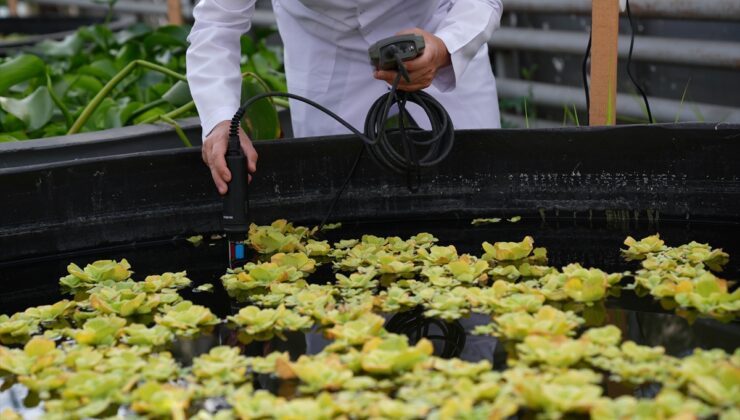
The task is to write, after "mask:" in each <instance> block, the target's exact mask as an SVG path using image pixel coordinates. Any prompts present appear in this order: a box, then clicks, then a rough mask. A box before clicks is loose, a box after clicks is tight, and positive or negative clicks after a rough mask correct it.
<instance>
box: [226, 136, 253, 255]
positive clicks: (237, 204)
mask: <svg viewBox="0 0 740 420" xmlns="http://www.w3.org/2000/svg"><path fill="white" fill-rule="evenodd" d="M225 159H226V166H227V167H228V168H229V171H231V182H229V183H228V185H229V190H228V192H227V193H226V195H225V196H224V198H223V214H222V217H221V226H222V227H223V229H224V233H225V234H226V240H227V241H228V247H229V266H230V267H231V268H234V266H235V265H237V264H238V263H239V262H240V261H241V260H244V259H245V258H246V246H245V244H244V241H246V239H247V234H248V232H249V205H248V203H249V201H248V200H249V195H248V194H249V187H248V184H247V176H248V172H247V159H246V157H245V156H244V152H243V151H242V149H241V145H240V144H239V140H238V134H237V139H235V140H234V139H229V147H228V150H227V151H226V156H225Z"/></svg>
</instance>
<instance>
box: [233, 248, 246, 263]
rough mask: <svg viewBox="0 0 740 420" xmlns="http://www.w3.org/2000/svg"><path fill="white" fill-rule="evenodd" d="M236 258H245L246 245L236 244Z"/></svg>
mask: <svg viewBox="0 0 740 420" xmlns="http://www.w3.org/2000/svg"><path fill="white" fill-rule="evenodd" d="M234 248H235V249H234V254H235V255H234V258H235V259H237V260H241V259H243V258H244V245H243V244H235V245H234Z"/></svg>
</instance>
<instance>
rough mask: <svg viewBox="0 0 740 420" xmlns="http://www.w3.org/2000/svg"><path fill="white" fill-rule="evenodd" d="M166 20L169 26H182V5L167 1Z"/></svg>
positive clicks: (178, 2)
mask: <svg viewBox="0 0 740 420" xmlns="http://www.w3.org/2000/svg"><path fill="white" fill-rule="evenodd" d="M167 20H168V21H169V23H170V25H182V23H183V20H182V3H180V0H167Z"/></svg>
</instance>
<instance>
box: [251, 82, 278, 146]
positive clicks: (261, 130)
mask: <svg viewBox="0 0 740 420" xmlns="http://www.w3.org/2000/svg"><path fill="white" fill-rule="evenodd" d="M267 91H269V89H268V87H267V86H266V85H265V82H263V81H262V80H260V79H259V77H257V76H256V75H252V74H247V75H245V77H244V78H243V79H242V96H241V98H242V102H243V101H245V100H247V99H248V98H251V97H253V96H255V95H258V94H260V93H265V92H267ZM242 127H244V129H245V131H247V132H248V133H249V136H250V138H252V139H253V140H269V139H277V138H279V137H280V120H279V119H278V115H277V110H276V109H275V105H273V103H272V102H271V101H270V100H269V99H268V98H264V99H260V100H259V101H257V102H255V103H254V104H252V106H250V107H249V109H248V110H247V112H246V114H245V115H244V119H243V121H242Z"/></svg>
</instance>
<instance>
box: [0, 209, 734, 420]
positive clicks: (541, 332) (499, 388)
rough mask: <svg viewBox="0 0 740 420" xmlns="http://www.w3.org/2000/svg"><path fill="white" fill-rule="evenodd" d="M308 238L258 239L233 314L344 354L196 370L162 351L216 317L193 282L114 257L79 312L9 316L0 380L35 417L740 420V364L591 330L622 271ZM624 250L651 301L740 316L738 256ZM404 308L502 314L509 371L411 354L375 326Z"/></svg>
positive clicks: (234, 280) (524, 253) (413, 244)
mask: <svg viewBox="0 0 740 420" xmlns="http://www.w3.org/2000/svg"><path fill="white" fill-rule="evenodd" d="M313 233H315V229H308V228H304V227H300V226H293V225H291V224H289V223H287V222H286V221H277V222H276V223H273V224H272V225H270V226H253V227H252V228H251V234H250V236H251V238H250V239H251V240H252V241H253V242H251V245H252V246H253V247H254V248H255V249H257V250H258V251H259V252H260V253H263V254H265V255H263V256H261V257H260V261H269V262H260V263H249V264H247V265H245V266H244V267H242V268H238V269H235V270H229V271H227V273H226V275H225V276H223V279H222V281H223V283H224V285H225V286H226V288H227V290H230V291H231V292H233V291H238V292H241V293H242V296H243V297H245V298H246V299H248V301H249V303H248V304H247V306H246V307H244V308H242V309H241V310H240V311H239V312H238V313H236V314H234V315H232V316H230V317H229V321H230V323H231V324H230V325H231V326H232V327H234V326H235V327H236V328H237V330H238V332H239V338H240V339H241V341H242V342H248V341H251V340H255V339H260V340H264V339H268V338H271V337H273V336H278V337H283V336H284V333H286V332H287V331H302V330H308V329H309V328H312V327H313V326H316V331H315V332H319V333H320V332H323V333H324V335H325V336H326V337H327V338H328V339H329V340H331V341H332V342H331V343H330V344H329V345H328V346H327V347H326V348H325V349H324V350H323V351H321V352H320V353H318V354H315V355H304V356H301V357H300V358H299V359H298V360H294V361H291V359H290V357H289V355H288V354H287V353H280V352H273V353H270V354H268V355H266V356H264V357H244V356H243V355H242V354H241V352H240V350H239V348H238V347H236V346H219V347H215V348H213V349H211V350H210V351H209V352H207V353H203V354H200V355H197V356H195V357H194V358H193V363H192V366H190V367H184V366H182V365H181V364H180V363H178V362H177V361H176V360H175V359H174V358H173V356H172V355H171V354H170V353H169V352H167V351H166V350H165V349H166V348H167V345H168V344H169V343H170V342H171V341H172V340H173V339H174V337H175V335H182V334H187V335H193V334H196V333H198V332H199V331H201V330H202V329H204V328H207V327H209V326H213V325H216V324H218V323H219V322H221V321H220V320H219V319H218V318H217V317H216V316H215V315H214V314H213V313H212V312H211V311H210V310H209V309H208V308H205V307H203V306H199V305H195V304H194V303H192V302H190V301H184V300H183V299H182V296H181V295H180V293H179V291H180V290H182V289H184V288H186V287H188V286H189V285H190V283H191V281H190V280H189V279H188V278H187V277H186V273H185V272H180V273H164V274H162V275H157V276H148V277H146V278H145V280H144V281H136V280H134V279H132V278H131V270H130V267H129V266H128V264H127V263H125V264H124V262H125V260H122V261H121V262H120V263H118V262H115V261H102V262H96V263H93V264H91V265H90V266H88V267H86V268H85V269H79V267H77V268H74V267H72V266H70V270H69V271H70V274H69V276H66V277H65V278H64V279H66V280H63V281H62V284H63V285H65V286H66V287H73V289H74V291H75V293H76V294H75V300H64V301H60V302H57V303H55V304H53V305H44V306H38V307H34V308H29V309H27V310H26V311H24V312H20V313H17V314H13V315H11V316H7V315H2V316H0V341H2V343H3V344H5V345H10V346H18V345H24V347H22V348H19V347H14V348H9V347H5V346H0V376H2V378H3V381H4V383H6V384H13V383H18V384H21V385H23V386H25V387H27V388H28V389H29V391H31V394H29V395H31V397H32V398H27V401H28V404H30V405H33V401H32V400H33V398H36V399H40V400H41V401H43V409H44V410H45V415H46V416H47V417H48V418H82V417H108V416H113V415H115V414H116V413H126V415H128V416H134V415H136V416H141V417H147V418H157V417H171V418H184V417H186V416H191V417H192V418H196V419H227V418H228V419H230V418H233V417H237V416H238V417H243V418H253V417H258V418H262V417H271V418H306V417H309V418H335V417H343V418H366V417H367V418H402V419H416V418H422V417H423V418H430V419H446V418H507V417H510V416H512V415H515V414H516V413H517V412H519V410H521V409H524V410H526V411H527V412H531V413H532V414H533V415H534V416H535V417H542V418H558V417H566V416H590V417H592V418H597V419H609V418H632V417H635V418H670V417H676V416H682V415H683V416H697V417H711V416H717V417H719V418H720V419H725V418H726V419H731V418H734V417H733V416H735V417H737V414H738V411H737V408H736V407H737V405H738V404H740V400H738V399H737V395H740V351H736V352H735V353H734V354H727V353H725V352H723V351H721V350H711V351H705V350H696V351H695V352H694V354H693V355H690V356H688V357H685V358H683V359H679V358H676V357H672V356H669V355H667V354H665V351H664V350H663V349H662V348H661V347H654V346H645V345H640V344H637V343H634V342H632V341H624V342H623V341H622V334H621V332H620V330H619V329H618V328H617V327H615V326H613V325H607V326H604V327H600V328H587V329H585V331H583V332H582V333H581V334H580V336H579V335H578V332H579V331H580V329H581V327H583V326H584V325H587V326H589V325H595V324H594V323H593V322H594V321H593V313H594V312H598V311H599V310H601V311H603V309H604V299H605V298H606V297H607V296H609V295H610V294H611V293H612V292H613V291H614V290H616V288H617V286H618V285H619V283H620V281H621V280H622V278H623V277H624V276H625V273H607V272H604V271H601V270H598V269H595V268H585V267H582V266H581V265H578V264H571V265H567V266H565V267H563V268H561V269H557V268H555V267H550V266H548V265H547V254H546V251H545V250H544V249H543V248H534V247H533V244H534V241H533V240H532V239H531V238H530V237H526V238H525V239H524V240H523V241H522V242H496V243H494V244H493V245H492V244H490V243H487V245H486V244H484V250H485V254H484V255H483V256H482V257H481V258H478V257H476V256H472V255H466V254H462V255H461V254H459V253H458V252H457V249H456V248H455V247H452V246H440V245H437V242H438V241H437V239H436V238H434V237H433V236H432V235H430V234H426V233H425V234H419V235H416V236H414V237H411V238H408V239H403V238H399V237H380V236H373V235H364V236H363V237H362V238H360V239H348V240H344V241H340V242H338V243H336V244H335V246H334V247H332V246H331V245H330V244H329V243H328V242H327V241H321V242H320V241H316V240H314V239H311V235H312V234H313ZM625 243H626V245H627V246H628V249H627V250H625V255H626V256H628V257H630V258H635V259H639V261H640V262H639V264H640V265H641V269H640V270H639V271H637V272H636V273H635V282H636V285H635V287H636V288H637V291H638V292H639V293H647V291H649V292H650V293H652V295H653V296H655V297H656V298H660V299H662V302H664V303H665V302H673V305H675V306H676V307H677V308H678V310H679V311H688V310H691V311H696V312H700V313H703V314H707V315H710V316H714V317H717V318H720V319H732V318H733V317H734V316H736V314H737V312H738V310H739V309H740V308H738V306H737V305H739V304H740V303H738V302H740V294H738V292H737V291H736V292H733V293H729V291H730V290H732V286H731V283H730V282H729V281H727V280H724V279H721V278H719V277H718V276H717V274H716V273H718V272H719V270H720V269H721V268H722V266H723V265H724V264H725V263H726V260H727V257H726V254H725V253H723V252H722V251H721V250H717V249H713V248H711V247H710V246H708V245H705V244H698V243H691V244H687V245H683V246H679V247H669V246H667V245H665V243H663V242H662V240H660V238H659V237H657V236H656V237H653V238H646V239H643V240H641V241H636V240H630V239H628V241H626V242H625ZM314 257H315V258H314ZM323 263H332V266H333V267H334V268H335V270H337V272H335V273H334V278H335V281H334V282H333V283H332V282H328V283H326V284H315V282H314V281H313V280H314V279H313V278H311V277H309V275H310V274H311V273H313V272H314V271H315V269H316V267H317V265H319V264H323ZM314 277H315V276H314ZM319 280H321V279H319ZM326 280H330V278H329V279H326ZM404 310H416V311H418V312H419V313H422V312H423V313H424V316H427V317H435V318H441V319H442V320H455V319H459V318H462V317H465V316H468V315H469V314H470V313H471V312H477V313H482V314H487V315H489V316H491V322H490V323H489V324H488V325H485V326H482V327H479V328H478V329H477V331H478V332H480V333H485V334H492V335H495V336H498V337H500V338H502V339H505V340H509V341H510V344H509V345H508V346H507V347H506V350H507V352H508V356H509V367H508V368H507V369H505V370H504V371H502V372H494V371H492V369H491V365H490V363H488V362H486V361H482V362H479V363H469V362H465V361H462V360H459V359H449V360H445V359H440V358H437V357H434V356H433V355H432V353H433V346H432V343H431V342H429V341H427V340H425V339H422V340H420V341H419V342H417V343H416V344H415V345H410V344H409V342H408V339H407V338H406V337H405V336H401V335H396V334H392V333H389V332H387V331H386V330H385V329H384V328H383V326H384V323H385V318H384V317H383V316H381V315H379V314H377V313H376V312H378V311H384V312H395V311H404ZM587 320H588V321H589V323H587V322H586V321H587ZM599 325H600V324H599ZM65 336H66V337H69V338H71V339H72V340H65V339H64V337H65ZM255 374H269V375H275V376H277V377H279V378H284V379H285V380H288V381H289V384H294V385H296V386H297V389H298V390H299V391H300V393H299V394H298V395H288V394H286V395H285V396H284V397H282V396H276V395H273V394H271V393H269V392H267V391H264V390H255V389H254V388H253V385H252V379H253V378H254V375H255ZM605 377H608V379H609V380H611V381H617V382H620V383H622V384H629V385H639V384H645V383H658V384H660V385H661V387H662V389H661V391H660V393H659V394H658V395H657V396H656V397H654V398H650V399H647V398H646V399H635V398H633V397H620V398H618V399H610V398H607V397H604V396H603V395H602V393H603V387H602V382H603V380H604V378H605ZM286 392H288V393H290V388H289V387H287V388H286ZM214 402H216V408H214V407H213V403H214ZM190 407H195V408H193V409H191V408H190ZM199 409H200V410H199ZM198 410H199V411H198ZM2 415H4V416H6V417H8V418H13V416H15V413H12V412H9V411H7V410H6V411H4V412H3V413H2Z"/></svg>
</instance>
